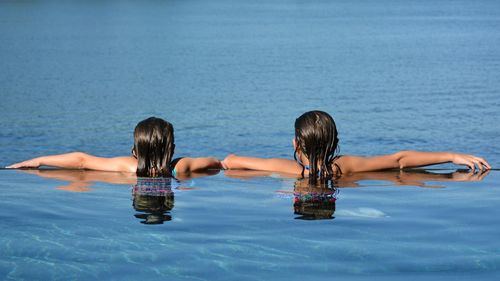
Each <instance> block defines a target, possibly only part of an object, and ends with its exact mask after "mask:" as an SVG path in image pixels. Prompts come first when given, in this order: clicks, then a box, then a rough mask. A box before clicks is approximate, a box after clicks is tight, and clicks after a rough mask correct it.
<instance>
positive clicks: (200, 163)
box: [175, 157, 222, 174]
mask: <svg viewBox="0 0 500 281" xmlns="http://www.w3.org/2000/svg"><path fill="white" fill-rule="evenodd" d="M175 169H176V171H177V173H181V174H182V173H191V172H201V171H206V170H212V169H222V165H221V163H220V161H219V159H217V158H213V157H199V158H189V157H184V158H181V159H180V160H179V161H178V162H177V164H176V165H175Z"/></svg>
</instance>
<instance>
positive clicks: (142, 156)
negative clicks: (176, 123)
mask: <svg viewBox="0 0 500 281" xmlns="http://www.w3.org/2000/svg"><path fill="white" fill-rule="evenodd" d="M174 148H175V144H174V127H173V126H172V124H170V123H169V122H167V121H165V120H163V119H160V118H156V117H150V118H148V119H145V120H142V121H141V122H139V123H138V124H137V126H136V127H135V130H134V148H133V149H132V152H133V154H134V155H135V157H136V158H137V171H136V174H137V176H138V177H171V176H172V173H171V170H170V162H171V161H172V156H173V154H174Z"/></svg>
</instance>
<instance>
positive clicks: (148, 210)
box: [132, 178, 177, 224]
mask: <svg viewBox="0 0 500 281" xmlns="http://www.w3.org/2000/svg"><path fill="white" fill-rule="evenodd" d="M173 184H177V183H176V182H175V179H172V178H138V179H137V184H135V185H134V186H133V187H132V206H133V207H134V209H135V210H136V211H137V212H139V213H137V214H135V215H134V216H135V217H136V218H138V219H141V223H144V224H162V223H163V222H165V221H170V220H172V216H171V215H170V211H171V210H172V208H173V207H174V192H173V190H172V185H173Z"/></svg>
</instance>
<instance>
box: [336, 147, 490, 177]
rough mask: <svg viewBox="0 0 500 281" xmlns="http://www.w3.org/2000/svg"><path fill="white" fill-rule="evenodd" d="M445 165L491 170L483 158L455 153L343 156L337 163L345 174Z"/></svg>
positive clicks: (404, 152)
mask: <svg viewBox="0 0 500 281" xmlns="http://www.w3.org/2000/svg"><path fill="white" fill-rule="evenodd" d="M443 163H454V164H457V165H465V166H467V167H469V169H471V170H475V169H476V168H477V169H478V170H480V171H483V170H487V169H491V166H490V165H489V164H488V162H486V160H484V159H483V158H480V157H476V156H474V155H469V154H461V153H453V152H418V151H400V152H396V153H394V154H391V155H383V156H375V157H358V156H343V157H340V158H339V159H338V160H337V161H336V164H338V165H339V166H340V168H341V170H342V172H344V173H352V172H369V171H377V170H384V169H395V168H399V169H403V168H414V167H422V166H428V165H435V164H443Z"/></svg>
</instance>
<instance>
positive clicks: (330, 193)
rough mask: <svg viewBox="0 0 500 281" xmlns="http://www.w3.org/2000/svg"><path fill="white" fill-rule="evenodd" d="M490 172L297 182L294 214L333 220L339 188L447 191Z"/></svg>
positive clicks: (241, 174) (238, 174)
mask: <svg viewBox="0 0 500 281" xmlns="http://www.w3.org/2000/svg"><path fill="white" fill-rule="evenodd" d="M489 172H490V171H489V170H488V171H478V172H476V171H470V170H455V171H450V170H439V169H435V170H430V169H429V170H426V169H406V170H399V169H397V170H386V171H376V172H365V173H353V174H344V175H342V176H341V177H338V178H335V179H334V180H333V181H330V182H329V183H328V184H326V185H321V186H311V185H309V181H308V180H307V179H306V180H304V179H296V180H295V183H294V187H293V210H294V214H295V215H299V216H297V217H295V219H303V220H317V219H333V218H334V216H333V215H334V213H335V211H336V202H337V198H338V193H339V189H340V188H358V187H375V186H387V187H397V186H418V187H423V188H444V187H446V186H448V185H449V184H445V182H465V181H482V180H483V179H484V178H485V177H486V176H487V175H488V173H489ZM224 174H225V175H226V177H230V178H238V179H251V178H258V177H269V176H275V175H276V173H272V172H267V171H251V170H226V171H224ZM280 177H282V178H295V176H294V175H286V174H282V175H280ZM278 193H279V194H280V197H281V196H283V195H284V196H283V197H285V198H289V195H290V194H291V193H292V192H291V191H289V190H280V191H278ZM362 211H363V212H365V213H366V212H368V213H369V214H370V216H373V215H376V216H380V215H383V213H381V212H380V211H378V210H372V209H363V210H362Z"/></svg>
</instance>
